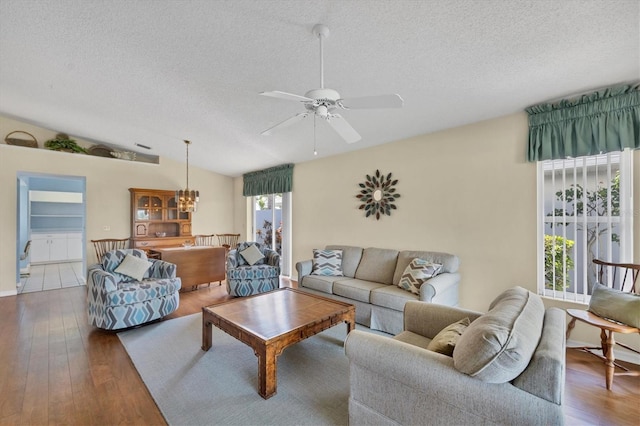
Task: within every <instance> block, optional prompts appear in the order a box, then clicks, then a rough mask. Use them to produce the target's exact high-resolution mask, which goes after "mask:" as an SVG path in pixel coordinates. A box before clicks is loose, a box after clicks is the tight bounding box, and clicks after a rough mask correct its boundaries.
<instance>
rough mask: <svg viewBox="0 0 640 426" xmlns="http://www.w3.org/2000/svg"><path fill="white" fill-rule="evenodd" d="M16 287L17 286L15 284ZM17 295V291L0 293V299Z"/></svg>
mask: <svg viewBox="0 0 640 426" xmlns="http://www.w3.org/2000/svg"><path fill="white" fill-rule="evenodd" d="M16 285H18V284H16ZM17 295H18V290H17V289H16V290H5V291H0V297H7V296H17Z"/></svg>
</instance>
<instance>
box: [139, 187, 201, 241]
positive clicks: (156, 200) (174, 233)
mask: <svg viewBox="0 0 640 426" xmlns="http://www.w3.org/2000/svg"><path fill="white" fill-rule="evenodd" d="M129 192H130V193H131V243H132V247H133V248H141V249H144V250H149V249H153V248H161V247H175V246H181V245H182V244H183V243H185V242H190V243H192V244H193V243H194V237H192V236H191V213H184V212H179V211H178V205H177V203H176V200H175V191H166V190H159V189H141V188H129ZM160 235H164V236H160Z"/></svg>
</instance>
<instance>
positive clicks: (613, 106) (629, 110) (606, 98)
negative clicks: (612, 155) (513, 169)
mask: <svg viewBox="0 0 640 426" xmlns="http://www.w3.org/2000/svg"><path fill="white" fill-rule="evenodd" d="M639 90H640V84H637V83H636V84H633V85H625V86H617V87H612V88H608V89H603V90H599V91H597V92H594V93H591V94H588V95H583V96H581V97H580V98H578V99H574V100H568V99H563V100H562V101H560V102H558V103H554V104H540V105H535V106H532V107H530V108H527V109H526V111H527V113H528V114H529V150H528V153H527V160H528V161H542V160H554V159H562V158H566V157H580V156H584V155H594V154H599V153H604V152H611V151H622V150H623V149H624V148H631V149H639V148H640V91H639Z"/></svg>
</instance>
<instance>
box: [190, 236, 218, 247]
mask: <svg viewBox="0 0 640 426" xmlns="http://www.w3.org/2000/svg"><path fill="white" fill-rule="evenodd" d="M215 237H216V234H211V235H206V234H199V235H196V236H195V239H196V245H197V246H215V245H216V243H215Z"/></svg>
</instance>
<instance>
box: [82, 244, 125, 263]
mask: <svg viewBox="0 0 640 426" xmlns="http://www.w3.org/2000/svg"><path fill="white" fill-rule="evenodd" d="M91 242H92V243H93V248H95V250H96V256H97V258H98V262H100V261H102V256H104V254H105V253H106V252H108V251H111V250H118V249H127V248H129V238H122V239H114V238H104V239H102V240H91Z"/></svg>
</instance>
